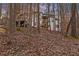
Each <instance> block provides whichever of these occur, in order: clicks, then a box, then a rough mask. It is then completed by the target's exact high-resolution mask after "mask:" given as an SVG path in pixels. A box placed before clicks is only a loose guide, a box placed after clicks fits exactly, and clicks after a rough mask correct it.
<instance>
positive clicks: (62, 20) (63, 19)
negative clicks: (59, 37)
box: [59, 3, 65, 34]
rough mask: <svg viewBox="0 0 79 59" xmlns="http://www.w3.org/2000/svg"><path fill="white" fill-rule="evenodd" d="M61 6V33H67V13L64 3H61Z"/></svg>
mask: <svg viewBox="0 0 79 59" xmlns="http://www.w3.org/2000/svg"><path fill="white" fill-rule="evenodd" d="M59 6H60V18H61V33H62V34H65V17H64V16H65V15H64V4H63V3H62V4H59Z"/></svg>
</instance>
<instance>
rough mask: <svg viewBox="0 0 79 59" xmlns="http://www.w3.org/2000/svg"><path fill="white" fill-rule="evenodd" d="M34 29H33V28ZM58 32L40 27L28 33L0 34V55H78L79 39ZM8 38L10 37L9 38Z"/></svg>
mask: <svg viewBox="0 0 79 59" xmlns="http://www.w3.org/2000/svg"><path fill="white" fill-rule="evenodd" d="M33 30H34V29H33ZM62 36H63V35H61V33H59V32H50V31H48V30H45V29H41V31H40V33H38V32H37V31H36V30H34V32H30V33H29V34H23V33H21V32H16V33H15V34H13V36H12V37H8V36H7V35H0V55H4V56H40V55H41V56H65V55H68V56H74V55H79V40H77V39H71V38H67V37H62ZM9 38H10V39H9Z"/></svg>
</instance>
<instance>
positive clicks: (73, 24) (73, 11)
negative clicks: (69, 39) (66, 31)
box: [71, 3, 77, 37]
mask: <svg viewBox="0 0 79 59" xmlns="http://www.w3.org/2000/svg"><path fill="white" fill-rule="evenodd" d="M76 11H77V10H76V3H72V4H71V20H72V21H71V36H73V37H74V36H76Z"/></svg>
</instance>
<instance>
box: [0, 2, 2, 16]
mask: <svg viewBox="0 0 79 59" xmlns="http://www.w3.org/2000/svg"><path fill="white" fill-rule="evenodd" d="M1 10H2V4H1V3H0V17H1Z"/></svg>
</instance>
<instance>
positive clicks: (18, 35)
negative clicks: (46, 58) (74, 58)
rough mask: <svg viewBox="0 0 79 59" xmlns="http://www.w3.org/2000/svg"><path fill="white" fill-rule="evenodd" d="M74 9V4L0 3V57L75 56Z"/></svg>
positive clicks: (78, 33)
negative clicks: (0, 55)
mask: <svg viewBox="0 0 79 59" xmlns="http://www.w3.org/2000/svg"><path fill="white" fill-rule="evenodd" d="M78 6H79V4H76V3H65V4H64V3H10V4H4V3H2V4H1V3H0V33H1V34H0V48H1V49H2V50H0V53H1V54H2V55H7V54H9V55H10V54H11V55H63V54H64V55H78V54H79V53H77V52H79V51H78V50H79V48H78V45H79V44H78V43H79V41H76V39H79V19H78V18H79V15H78V14H79V7H78ZM2 29H4V31H6V32H4V31H2ZM2 34H5V35H2ZM62 37H63V38H62ZM8 43H10V44H8ZM74 47H75V48H74ZM75 49H77V51H75V52H73V51H72V50H75ZM4 50H5V51H4ZM68 50H69V51H68ZM7 51H8V52H7ZM3 52H6V53H4V54H3Z"/></svg>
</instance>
